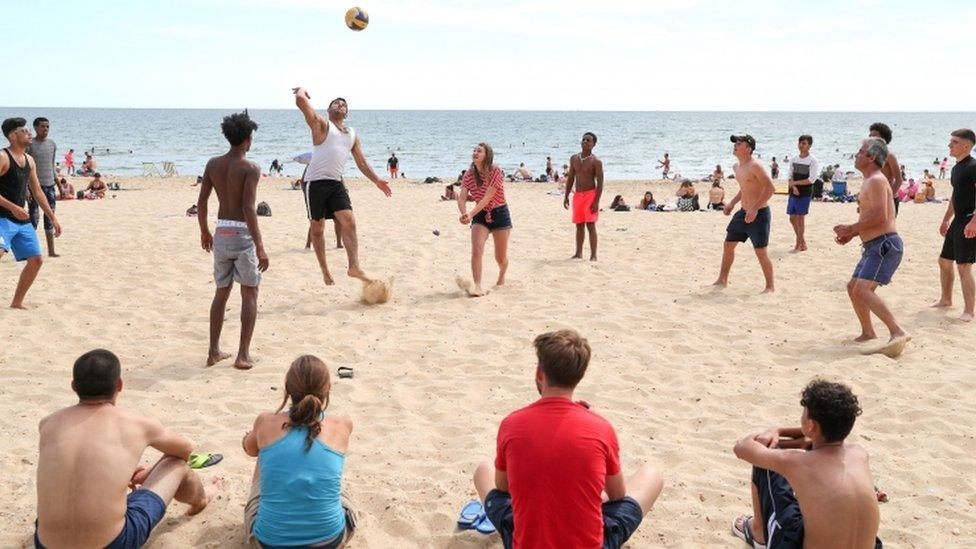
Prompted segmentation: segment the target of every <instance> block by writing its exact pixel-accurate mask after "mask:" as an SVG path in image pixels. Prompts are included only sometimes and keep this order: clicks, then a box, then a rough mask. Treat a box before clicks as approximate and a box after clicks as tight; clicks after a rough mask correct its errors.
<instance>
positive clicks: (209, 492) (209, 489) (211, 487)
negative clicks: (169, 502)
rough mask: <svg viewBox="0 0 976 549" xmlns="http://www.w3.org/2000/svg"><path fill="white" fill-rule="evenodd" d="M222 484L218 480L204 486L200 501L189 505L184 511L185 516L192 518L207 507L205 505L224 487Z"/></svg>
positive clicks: (221, 481)
mask: <svg viewBox="0 0 976 549" xmlns="http://www.w3.org/2000/svg"><path fill="white" fill-rule="evenodd" d="M223 484H224V482H223V480H222V479H219V478H216V479H214V480H211V481H210V482H208V483H206V484H204V485H203V498H202V500H201V501H199V502H197V503H194V504H193V505H190V508H189V509H187V510H186V514H187V515H189V516H191V517H192V516H193V515H196V514H197V513H199V512H200V511H203V510H204V509H205V508H206V507H207V504H208V503H210V500H212V499H213V497H214V496H215V495H217V492H219V491H220V490H221V489H222V488H223V487H224V486H223Z"/></svg>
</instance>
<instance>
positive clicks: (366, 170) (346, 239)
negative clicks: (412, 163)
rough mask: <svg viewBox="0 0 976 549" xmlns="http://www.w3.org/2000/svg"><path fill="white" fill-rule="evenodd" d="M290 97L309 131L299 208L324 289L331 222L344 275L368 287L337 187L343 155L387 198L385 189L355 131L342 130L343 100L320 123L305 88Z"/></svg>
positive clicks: (345, 199)
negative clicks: (340, 247) (327, 222)
mask: <svg viewBox="0 0 976 549" xmlns="http://www.w3.org/2000/svg"><path fill="white" fill-rule="evenodd" d="M292 91H294V92H295V104H296V105H297V106H298V108H299V110H301V111H302V114H304V115H305V122H306V123H307V124H308V127H309V128H311V130H312V160H311V161H310V162H309V164H308V169H307V170H306V171H305V177H304V180H305V181H306V182H307V185H306V186H305V204H306V206H307V208H308V220H309V228H310V230H311V233H312V246H313V247H314V248H315V256H316V257H317V258H318V260H319V267H321V268H322V278H323V279H324V280H325V283H326V284H327V285H330V286H331V285H332V284H335V281H334V280H333V279H332V275H331V274H329V267H328V265H327V264H326V262H325V237H324V235H325V220H326V219H334V220H335V223H336V232H337V233H339V234H340V235H341V237H342V243H343V245H344V246H345V248H346V256H347V257H348V258H349V270H348V271H347V274H348V275H349V276H351V277H353V278H358V279H360V280H367V281H368V280H369V278H368V277H367V276H366V273H365V272H363V270H362V269H361V268H360V267H359V245H358V241H357V237H356V217H355V216H354V215H353V213H352V202H351V201H350V200H349V192H348V191H347V190H346V186H345V184H344V183H343V182H342V173H343V170H344V169H345V165H346V159H347V158H349V153H350V152H351V153H352V157H353V159H354V160H355V161H356V167H358V168H359V171H360V172H362V174H363V175H365V176H366V177H367V178H368V179H369V180H370V181H372V182H373V183H374V184H375V185H376V186H377V188H379V190H381V191H383V194H385V195H386V196H390V195H392V194H393V193H392V192H391V191H390V185H389V183H387V182H386V181H384V180H383V179H380V178H379V176H377V175H376V173H375V172H374V171H373V169H372V168H371V167H370V165H369V163H368V162H367V161H366V157H365V156H363V150H362V148H361V147H360V145H359V138H358V137H357V136H356V131H355V130H353V129H352V128H347V127H346V126H345V119H346V114H347V113H348V112H349V107H348V106H347V104H346V100H345V99H342V98H341V97H340V98H336V99H334V100H333V101H332V102H331V103H329V111H328V113H329V118H328V119H326V118H323V117H322V115H320V114H319V113H317V112H315V108H313V107H312V103H311V101H309V99H310V96H309V94H308V92H307V91H305V88H294V89H293V90H292Z"/></svg>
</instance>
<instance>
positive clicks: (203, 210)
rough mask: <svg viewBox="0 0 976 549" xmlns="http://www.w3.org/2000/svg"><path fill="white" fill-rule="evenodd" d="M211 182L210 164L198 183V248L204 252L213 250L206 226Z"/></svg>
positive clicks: (211, 238) (211, 236)
mask: <svg viewBox="0 0 976 549" xmlns="http://www.w3.org/2000/svg"><path fill="white" fill-rule="evenodd" d="M212 190H213V181H211V180H210V164H209V163H208V164H207V167H206V168H204V170H203V183H200V196H199V197H198V198H197V222H198V223H199V224H200V247H202V248H203V249H204V250H206V251H208V252H209V251H211V250H213V235H212V234H210V227H209V226H208V225H207V203H208V202H210V191H212Z"/></svg>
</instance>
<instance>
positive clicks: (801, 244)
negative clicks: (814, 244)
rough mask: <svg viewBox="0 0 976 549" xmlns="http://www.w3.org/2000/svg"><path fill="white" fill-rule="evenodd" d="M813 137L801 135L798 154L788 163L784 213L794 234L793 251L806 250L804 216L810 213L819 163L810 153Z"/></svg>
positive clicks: (818, 172) (818, 173)
mask: <svg viewBox="0 0 976 549" xmlns="http://www.w3.org/2000/svg"><path fill="white" fill-rule="evenodd" d="M812 146H813V137H812V136H809V135H801V136H800V139H799V141H798V142H797V148H799V149H800V155H799V156H794V157H793V159H792V160H790V163H789V170H790V173H789V194H790V196H789V198H788V199H787V202H786V214H787V215H789V216H790V224H791V225H793V233H794V234H795V235H796V244H794V245H793V251H794V252H805V251H806V250H807V240H806V237H805V233H806V217H807V214H808V213H810V202H811V201H813V182H814V181H816V179H817V176H818V175H820V163H818V162H817V159H816V157H814V156H813V155H812V154H810V147H812Z"/></svg>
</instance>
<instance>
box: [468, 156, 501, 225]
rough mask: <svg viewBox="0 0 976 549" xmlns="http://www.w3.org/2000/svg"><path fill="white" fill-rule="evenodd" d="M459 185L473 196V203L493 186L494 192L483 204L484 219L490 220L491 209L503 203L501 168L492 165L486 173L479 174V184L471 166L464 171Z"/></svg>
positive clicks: (479, 200) (478, 200)
mask: <svg viewBox="0 0 976 549" xmlns="http://www.w3.org/2000/svg"><path fill="white" fill-rule="evenodd" d="M461 185H464V188H465V189H467V190H468V194H470V195H471V197H472V198H474V200H475V203H478V202H481V199H482V198H484V197H485V193H486V192H487V191H488V189H489V188H492V187H494V188H495V194H494V196H492V197H491V200H490V201H489V202H488V203H487V204H485V208H484V211H485V220H487V221H488V222H489V223H490V222H491V211H492V210H494V209H495V208H497V207H498V206H501V205H502V204H504V203H505V178H504V177H503V176H502V170H501V168H499V167H497V166H492V167H491V169H490V170H488V173H487V174H481V185H480V186H479V185H478V180H477V179H475V178H474V169H473V168H471V169H469V170H468V171H466V172H464V177H463V178H461Z"/></svg>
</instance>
